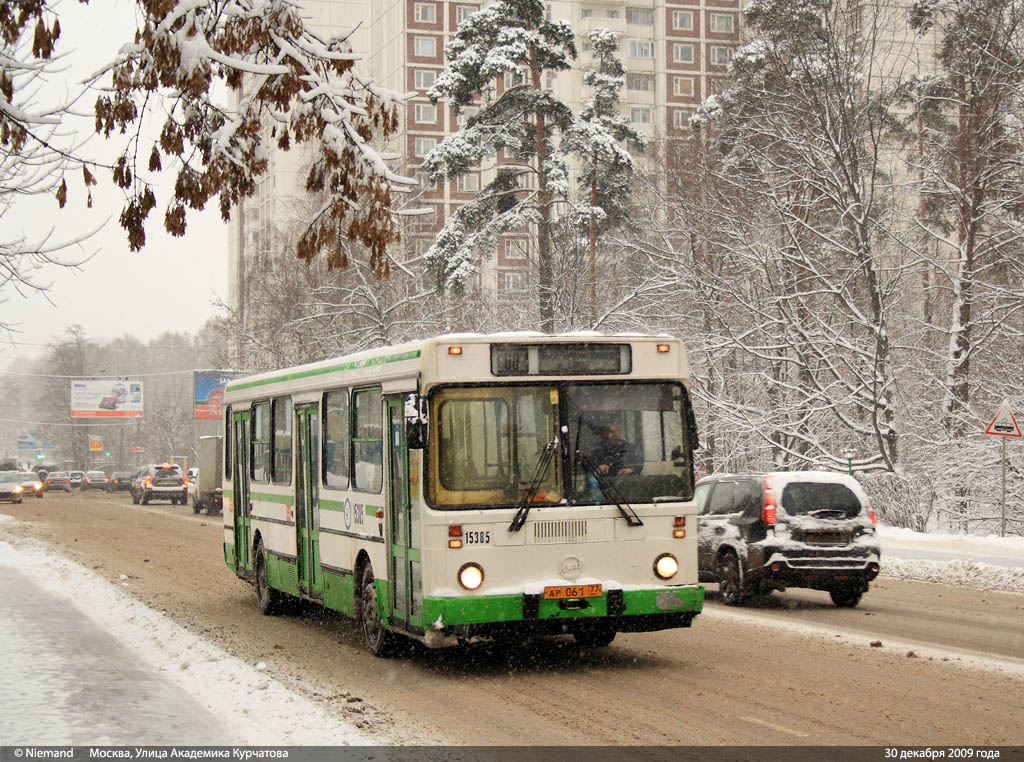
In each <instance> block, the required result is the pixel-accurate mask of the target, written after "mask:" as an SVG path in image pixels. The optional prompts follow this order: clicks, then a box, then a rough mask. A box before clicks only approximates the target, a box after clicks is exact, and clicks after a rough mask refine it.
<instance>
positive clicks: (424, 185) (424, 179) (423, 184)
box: [416, 172, 437, 191]
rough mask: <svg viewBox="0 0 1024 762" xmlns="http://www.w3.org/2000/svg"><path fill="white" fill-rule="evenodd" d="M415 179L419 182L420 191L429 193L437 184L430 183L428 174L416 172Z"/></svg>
mask: <svg viewBox="0 0 1024 762" xmlns="http://www.w3.org/2000/svg"><path fill="white" fill-rule="evenodd" d="M416 179H417V180H419V183H420V190H425V191H429V190H433V189H434V188H436V187H437V183H432V182H430V173H429V172H417V173H416Z"/></svg>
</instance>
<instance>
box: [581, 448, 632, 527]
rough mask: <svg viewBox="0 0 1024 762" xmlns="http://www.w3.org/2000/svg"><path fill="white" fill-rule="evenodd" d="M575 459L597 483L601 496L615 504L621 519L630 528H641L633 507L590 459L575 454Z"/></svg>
mask: <svg viewBox="0 0 1024 762" xmlns="http://www.w3.org/2000/svg"><path fill="white" fill-rule="evenodd" d="M576 457H577V459H578V460H579V463H580V465H581V466H583V470H584V471H586V472H587V473H588V474H589V475H590V476H593V477H594V479H595V480H596V481H597V486H599V487H600V488H601V494H602V495H603V496H604V497H607V498H611V501H612V502H613V503H615V507H616V508H618V509H619V513H621V514H622V518H624V519H625V520H626V523H627V524H629V525H630V526H631V527H642V526H643V525H644V522H643V521H642V520H641V519H640V516H638V515H637V512H636V511H634V510H633V506H631V505H630V504H629V503H627V502H626V500H625V498H623V497H622V493H621V492H619V489H618V487H616V486H615V485H614V484H612V482H611V480H610V479H606V478H605V475H604V474H602V473H600V472H599V471H598V470H597V469H596V468H595V467H594V464H593V463H591V462H590V458H588V457H587V456H586V455H583V454H581V453H579V452H577V453H576Z"/></svg>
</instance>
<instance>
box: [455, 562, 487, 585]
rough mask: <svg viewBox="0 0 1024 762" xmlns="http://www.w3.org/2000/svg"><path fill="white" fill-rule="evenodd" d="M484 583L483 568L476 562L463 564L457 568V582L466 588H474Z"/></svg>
mask: <svg viewBox="0 0 1024 762" xmlns="http://www.w3.org/2000/svg"><path fill="white" fill-rule="evenodd" d="M483 583H484V570H483V569H482V568H481V567H480V566H479V565H478V564H463V566H462V568H461V569H459V584H460V585H462V586H463V587H464V588H466V589H467V590H476V589H477V588H478V587H480V585H482V584H483Z"/></svg>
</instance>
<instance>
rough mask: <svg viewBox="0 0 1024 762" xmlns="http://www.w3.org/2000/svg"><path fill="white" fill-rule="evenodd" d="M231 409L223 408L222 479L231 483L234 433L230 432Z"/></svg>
mask: <svg viewBox="0 0 1024 762" xmlns="http://www.w3.org/2000/svg"><path fill="white" fill-rule="evenodd" d="M231 427H232V419H231V408H230V407H226V408H224V478H225V479H227V480H228V481H231V453H232V452H234V450H235V440H234V433H233V432H232V430H231Z"/></svg>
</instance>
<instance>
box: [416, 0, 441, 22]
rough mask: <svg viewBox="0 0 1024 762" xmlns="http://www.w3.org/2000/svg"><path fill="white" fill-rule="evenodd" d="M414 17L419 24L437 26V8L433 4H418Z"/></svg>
mask: <svg viewBox="0 0 1024 762" xmlns="http://www.w3.org/2000/svg"><path fill="white" fill-rule="evenodd" d="M413 17H414V18H415V19H416V23H417V24H436V23H437V6H436V5H434V4H433V3H416V6H415V10H414V11H413Z"/></svg>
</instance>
